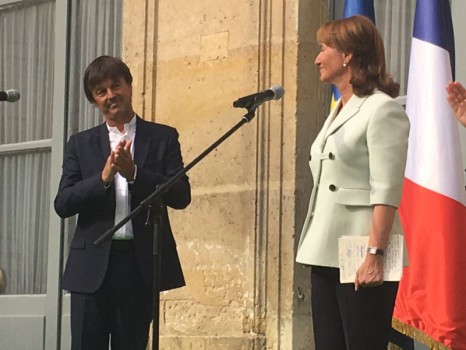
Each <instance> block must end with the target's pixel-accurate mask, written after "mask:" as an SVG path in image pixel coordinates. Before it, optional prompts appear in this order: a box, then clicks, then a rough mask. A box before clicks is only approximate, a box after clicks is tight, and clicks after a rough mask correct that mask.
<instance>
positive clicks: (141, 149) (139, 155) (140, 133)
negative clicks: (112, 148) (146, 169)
mask: <svg viewBox="0 0 466 350" xmlns="http://www.w3.org/2000/svg"><path fill="white" fill-rule="evenodd" d="M136 118H137V119H136V137H135V139H134V162H135V163H136V165H137V166H138V167H141V166H142V165H143V164H144V162H145V160H146V158H147V154H148V152H149V147H150V138H149V137H148V133H147V129H146V128H145V127H144V124H145V123H146V121H144V120H143V119H141V118H140V117H139V116H137V117H136Z"/></svg>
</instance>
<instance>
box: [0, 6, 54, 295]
mask: <svg viewBox="0 0 466 350" xmlns="http://www.w3.org/2000/svg"><path fill="white" fill-rule="evenodd" d="M54 19H55V4H54V2H53V1H35V2H33V3H32V2H19V3H15V4H13V5H8V6H3V7H0V87H1V88H2V89H11V88H14V89H17V90H19V91H20V93H21V99H20V100H19V101H18V102H15V103H7V102H2V103H0V145H4V144H12V143H14V144H16V143H25V142H28V141H37V140H43V139H50V138H51V135H52V96H53V54H52V53H53V48H54V46H53V45H54ZM49 181H50V150H49V149H48V148H47V149H45V150H44V149H40V150H34V149H32V150H29V151H5V152H3V153H2V152H0V267H1V268H2V269H3V270H4V271H5V275H6V279H7V284H6V290H5V292H4V293H6V294H42V293H45V290H46V283H47V276H46V272H47V246H48V228H49V222H48V218H49V201H50V187H49Z"/></svg>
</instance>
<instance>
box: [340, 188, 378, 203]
mask: <svg viewBox="0 0 466 350" xmlns="http://www.w3.org/2000/svg"><path fill="white" fill-rule="evenodd" d="M336 202H337V203H338V204H343V205H361V206H371V190H370V189H365V188H340V189H339V190H338V192H337V196H336Z"/></svg>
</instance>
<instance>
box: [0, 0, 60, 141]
mask: <svg viewBox="0 0 466 350" xmlns="http://www.w3.org/2000/svg"><path fill="white" fill-rule="evenodd" d="M54 11H55V6H54V3H53V2H50V1H49V2H43V3H39V4H35V5H31V4H29V5H26V4H23V5H21V3H20V5H17V6H9V7H5V8H1V7H0V88H1V89H4V90H6V89H16V90H19V91H20V93H21V99H20V100H19V101H18V102H15V103H7V102H2V103H0V144H7V143H18V142H25V141H33V140H41V139H49V138H51V135H52V94H53V54H52V53H53V42H54V40H53V38H54Z"/></svg>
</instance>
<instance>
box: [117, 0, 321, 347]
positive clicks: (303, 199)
mask: <svg viewBox="0 0 466 350" xmlns="http://www.w3.org/2000/svg"><path fill="white" fill-rule="evenodd" d="M328 9H329V5H328V1H327V0H317V1H316V0H301V1H289V0H282V1H272V0H244V1H231V2H226V1H212V0H199V1H187V0H178V1H168V0H158V1H157V0H156V1H149V0H125V1H124V19H123V21H124V30H123V32H124V35H123V47H124V52H123V58H124V60H125V61H126V62H127V63H128V65H129V66H130V68H131V70H132V72H133V75H134V86H133V93H134V107H135V110H136V111H137V112H138V113H140V114H141V115H142V116H143V117H144V118H145V119H148V120H153V121H156V122H158V123H165V124H169V125H171V126H173V127H176V128H177V129H178V131H179V133H180V142H181V145H182V151H183V156H184V160H185V164H186V163H188V162H190V161H191V160H193V159H194V158H195V157H196V156H198V155H199V154H200V153H201V152H202V151H203V150H204V149H205V148H207V147H208V146H209V145H210V144H212V143H213V142H214V141H215V140H216V139H218V138H219V137H220V136H222V135H223V134H224V133H225V132H226V131H227V130H229V129H230V128H231V127H232V126H233V125H235V124H236V123H237V122H239V121H240V120H241V118H242V116H243V115H244V114H245V113H246V111H245V110H242V109H234V108H233V107H232V102H233V101H234V100H236V99H237V98H239V97H241V96H244V95H249V94H251V93H254V92H257V91H261V90H265V89H267V88H269V87H270V86H271V85H274V84H278V85H281V86H283V87H284V89H285V96H284V98H283V99H281V100H280V101H271V102H267V103H266V104H264V105H263V106H261V107H260V108H259V109H258V110H257V113H256V117H255V119H253V120H252V121H251V122H250V123H249V124H246V125H244V126H243V127H242V128H241V129H240V130H239V131H238V132H236V133H235V134H233V136H231V137H230V138H229V139H228V140H226V141H225V142H224V143H223V144H222V145H221V146H220V147H218V149H217V150H215V151H214V152H212V153H211V154H210V155H209V156H208V157H207V158H206V159H205V160H204V161H202V162H201V163H200V164H198V165H197V166H196V167H195V168H193V169H192V170H191V171H190V172H189V176H190V181H191V185H192V189H193V201H192V204H191V205H190V207H188V208H187V209H186V210H184V211H179V212H177V211H171V212H170V215H171V219H172V226H173V231H174V233H175V237H176V239H177V243H178V250H179V253H180V257H181V260H182V264H183V268H184V272H185V277H186V282H187V286H186V287H184V288H181V289H179V290H175V291H170V292H166V293H163V294H162V302H161V329H160V334H161V348H162V349H170V350H176V349H212V350H214V349H215V350H217V349H231V350H237V349H277V350H278V349H282V350H283V349H290V350H291V349H312V341H311V339H312V334H311V329H312V327H311V318H310V305H309V271H308V269H307V268H304V267H302V266H299V265H297V264H295V262H294V257H295V250H296V244H297V241H298V239H299V233H300V228H301V225H302V223H303V221H304V216H305V214H306V209H307V200H308V195H309V193H310V188H311V179H310V175H309V170H308V166H307V159H308V157H309V146H310V144H311V142H312V140H313V139H314V137H315V136H316V134H317V132H318V130H319V128H320V126H321V125H322V123H323V118H325V117H326V115H327V112H326V111H328V105H327V104H326V102H325V101H327V97H328V88H325V87H322V85H321V84H320V83H319V81H318V72H317V70H316V69H315V68H314V64H313V61H314V57H315V55H316V53H317V52H318V50H319V48H318V45H317V44H316V42H315V31H316V29H317V27H318V26H319V25H320V24H321V23H322V22H324V21H325V20H326V19H327V18H328V13H329V11H328Z"/></svg>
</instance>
